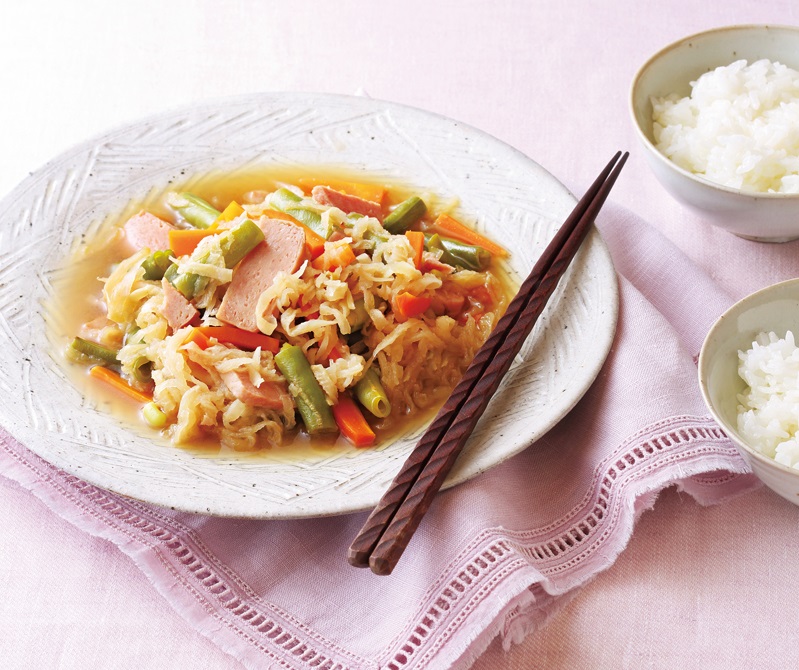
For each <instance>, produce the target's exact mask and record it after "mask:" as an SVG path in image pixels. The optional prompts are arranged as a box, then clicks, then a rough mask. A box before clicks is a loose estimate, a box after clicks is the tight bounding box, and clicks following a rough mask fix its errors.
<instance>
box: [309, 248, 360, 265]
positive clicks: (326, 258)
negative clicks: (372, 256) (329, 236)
mask: <svg viewBox="0 0 799 670" xmlns="http://www.w3.org/2000/svg"><path fill="white" fill-rule="evenodd" d="M354 262H355V252H354V251H353V250H352V247H351V246H350V245H349V244H328V245H327V246H326V247H325V251H324V253H323V254H322V255H321V256H319V257H317V258H315V259H314V260H313V262H312V263H311V265H312V266H313V267H314V268H316V269H317V270H335V269H336V268H345V267H347V266H348V265H350V264H352V263H354Z"/></svg>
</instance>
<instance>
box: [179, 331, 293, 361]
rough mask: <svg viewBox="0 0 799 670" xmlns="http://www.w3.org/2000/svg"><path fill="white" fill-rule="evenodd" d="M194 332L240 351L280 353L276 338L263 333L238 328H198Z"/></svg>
mask: <svg viewBox="0 0 799 670" xmlns="http://www.w3.org/2000/svg"><path fill="white" fill-rule="evenodd" d="M194 330H195V331H199V334H200V335H202V336H204V337H206V338H208V339H209V340H210V339H211V338H215V339H216V341H217V342H220V343H222V344H232V345H233V346H235V347H238V348H239V349H248V350H250V351H253V350H255V349H257V348H258V347H261V349H262V350H263V351H271V352H272V353H273V354H276V353H277V352H278V351H280V342H279V341H278V340H276V339H275V338H274V337H269V335H264V334H263V333H251V332H250V331H248V330H242V329H241V328H236V326H198V327H197V328H195V329H194ZM195 341H196V340H195ZM197 344H198V345H199V346H200V347H201V348H203V349H204V348H205V347H203V346H202V345H200V343H199V342H197ZM209 346H210V343H209Z"/></svg>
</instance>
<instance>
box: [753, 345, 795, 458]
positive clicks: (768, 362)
mask: <svg viewBox="0 0 799 670" xmlns="http://www.w3.org/2000/svg"><path fill="white" fill-rule="evenodd" d="M738 360H739V364H738V374H739V375H740V377H741V379H743V380H744V381H745V382H746V384H747V389H746V391H745V392H744V393H741V394H739V395H738V403H739V404H738V430H739V431H740V433H741V435H743V436H744V437H745V438H746V440H747V442H748V443H749V444H751V445H752V446H753V447H754V448H755V449H757V450H758V451H760V452H761V453H763V454H765V455H766V456H769V457H771V458H773V459H774V460H776V461H777V462H778V463H782V464H783V465H787V466H789V467H794V468H799V435H797V430H799V347H797V346H796V343H795V341H794V335H793V333H792V332H791V331H788V332H787V333H786V334H785V337H784V338H780V337H778V336H777V335H776V334H775V333H760V334H759V335H758V337H757V339H756V340H755V341H754V342H753V343H752V348H751V349H749V350H748V351H739V352H738Z"/></svg>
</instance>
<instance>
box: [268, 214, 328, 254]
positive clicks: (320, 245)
mask: <svg viewBox="0 0 799 670" xmlns="http://www.w3.org/2000/svg"><path fill="white" fill-rule="evenodd" d="M264 215H265V216H268V217H269V218H270V219H280V220H281V221H288V222H289V223H293V224H294V225H295V226H299V227H300V228H302V229H303V231H304V232H305V246H306V248H307V249H308V255H309V256H310V257H311V260H313V259H314V258H318V257H319V256H321V255H322V252H324V250H325V238H324V237H322V236H321V235H319V234H318V233H316V232H314V231H313V230H311V229H310V228H309V227H308V226H304V225H303V224H302V223H300V222H299V221H297V219H295V218H294V217H293V216H291V214H286V213H285V212H278V211H277V210H276V209H267V210H266V211H264Z"/></svg>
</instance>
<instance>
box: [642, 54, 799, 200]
mask: <svg viewBox="0 0 799 670" xmlns="http://www.w3.org/2000/svg"><path fill="white" fill-rule="evenodd" d="M691 89H692V91H691V95H690V96H689V97H680V96H679V95H677V94H671V95H668V96H666V97H664V98H658V97H653V98H652V99H651V101H652V108H653V115H652V119H653V127H652V129H653V136H654V139H655V145H656V147H657V149H658V150H659V151H660V152H661V153H663V154H664V155H665V156H666V157H668V158H669V159H670V160H672V161H673V162H674V163H675V164H677V165H678V166H679V167H681V168H683V169H684V170H687V171H688V172H691V173H693V174H697V175H700V176H702V177H704V178H706V179H708V180H710V181H713V182H715V183H718V184H721V185H723V186H727V187H730V188H735V189H740V190H742V191H748V192H761V193H767V192H768V193H799V72H797V71H796V70H793V69H791V68H789V67H787V66H785V65H783V64H781V63H779V62H772V61H770V60H767V59H762V60H758V61H755V62H753V63H752V64H751V65H749V64H748V63H747V61H745V60H739V61H736V62H734V63H732V64H731V65H728V66H724V67H718V68H716V69H715V70H713V71H711V72H707V73H706V74H704V75H702V76H701V77H699V78H698V79H697V80H696V81H694V82H691Z"/></svg>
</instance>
